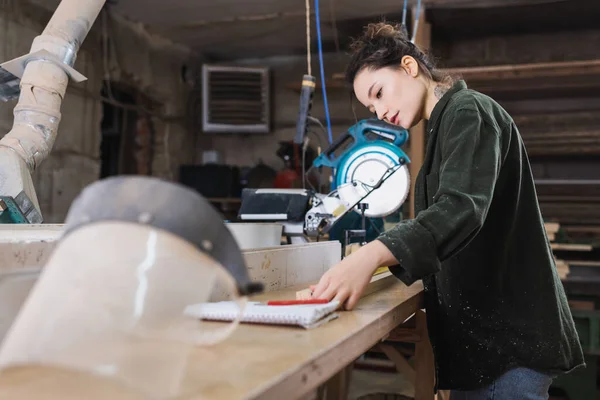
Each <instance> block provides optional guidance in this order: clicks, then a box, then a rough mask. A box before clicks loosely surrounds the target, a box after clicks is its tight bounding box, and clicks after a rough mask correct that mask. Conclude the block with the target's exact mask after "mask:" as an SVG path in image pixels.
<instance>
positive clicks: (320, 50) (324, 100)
mask: <svg viewBox="0 0 600 400" xmlns="http://www.w3.org/2000/svg"><path fill="white" fill-rule="evenodd" d="M315 18H316V21H315V23H316V25H317V42H318V44H319V64H320V67H321V86H322V89H323V103H324V105H325V119H326V120H327V139H329V144H332V143H333V137H332V135H331V119H330V118H329V106H328V103H327V89H326V88H325V68H324V67H323V44H322V41H321V18H320V16H319V0H315Z"/></svg>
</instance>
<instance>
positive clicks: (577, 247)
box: [550, 243, 593, 251]
mask: <svg viewBox="0 0 600 400" xmlns="http://www.w3.org/2000/svg"><path fill="white" fill-rule="evenodd" d="M550 246H551V247H552V250H566V251H592V249H593V246H592V245H591V244H575V243H550Z"/></svg>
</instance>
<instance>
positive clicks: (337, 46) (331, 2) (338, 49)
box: [329, 0, 408, 55]
mask: <svg viewBox="0 0 600 400" xmlns="http://www.w3.org/2000/svg"><path fill="white" fill-rule="evenodd" d="M407 1H408V0H407ZM334 3H335V0H329V14H330V16H331V27H332V28H333V41H334V43H335V52H336V54H337V55H341V53H342V48H341V47H340V38H339V36H338V29H337V21H336V17H335V4H334Z"/></svg>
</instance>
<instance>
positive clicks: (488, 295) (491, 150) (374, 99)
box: [313, 23, 583, 399]
mask: <svg viewBox="0 0 600 400" xmlns="http://www.w3.org/2000/svg"><path fill="white" fill-rule="evenodd" d="M347 77H348V80H349V82H350V83H351V84H353V87H354V92H355V95H356V97H357V98H358V100H359V101H360V102H361V103H362V104H363V105H365V107H368V108H369V109H371V111H373V112H374V113H376V114H377V116H378V117H379V118H380V119H383V120H386V121H388V122H390V123H392V124H396V125H400V126H402V127H404V128H411V127H413V126H415V125H416V124H417V123H419V122H420V121H422V120H425V121H426V122H427V132H426V135H427V137H426V140H427V153H426V157H425V160H424V164H423V166H422V169H421V171H420V173H419V175H418V177H417V180H416V187H415V214H416V218H415V219H412V220H406V221H402V222H401V223H399V224H398V225H397V226H395V227H394V228H392V229H391V230H389V231H387V232H385V233H383V234H382V235H381V236H379V237H378V239H377V240H374V241H373V242H371V243H369V244H368V245H366V246H364V247H362V248H361V249H360V250H359V251H358V252H355V253H353V254H352V255H351V256H349V257H346V258H345V259H344V260H342V261H341V262H340V263H339V264H338V265H335V266H333V267H332V268H331V269H330V270H329V271H328V272H327V273H325V274H324V275H323V277H322V278H321V280H320V282H319V284H318V285H317V286H316V287H315V289H314V292H313V296H315V297H320V298H327V299H337V300H339V301H341V302H342V303H344V304H345V306H346V308H347V309H352V308H353V307H354V306H355V305H356V302H357V301H358V299H359V297H360V294H361V293H362V291H363V290H364V288H365V286H366V284H367V283H368V282H369V280H370V277H371V276H372V274H373V272H374V271H375V270H376V269H377V268H378V267H380V266H384V265H392V267H391V268H390V269H391V271H392V272H393V273H394V274H395V275H396V276H397V277H398V278H399V279H400V280H402V281H403V282H404V283H406V284H407V285H411V284H412V283H414V282H415V281H416V280H423V283H424V286H425V299H426V300H425V301H426V303H425V304H426V311H427V321H428V328H429V332H430V338H431V341H432V345H433V347H434V355H435V361H436V372H437V378H438V379H437V384H438V388H440V389H452V390H456V391H457V392H458V391H469V390H476V389H480V388H485V387H486V386H489V385H492V384H493V383H494V382H496V383H498V385H499V386H500V384H499V382H500V381H499V379H501V377H503V376H505V375H506V374H507V373H509V372H510V371H516V369H517V368H526V369H528V370H530V371H536V372H539V373H542V374H543V375H542V376H543V377H548V379H545V378H544V379H541V381H540V382H541V383H539V382H533V383H531V385H533V386H536V385H537V387H536V388H532V389H531V390H532V391H534V390H537V391H538V392H543V391H545V393H547V386H549V385H550V382H551V380H552V378H554V377H555V376H556V375H558V374H561V373H564V372H568V371H570V370H572V369H573V368H575V367H577V366H581V365H583V355H582V349H581V347H580V344H579V339H578V335H577V332H576V330H575V326H574V323H573V319H572V316H571V313H570V310H569V307H568V304H567V300H566V297H565V293H564V291H563V287H562V284H561V282H560V279H559V277H558V275H557V272H556V267H555V264H554V259H553V256H552V252H551V248H550V245H549V242H548V240H547V237H546V233H545V229H544V224H543V220H542V215H541V213H540V209H539V205H538V200H537V196H536V192H535V185H534V180H533V176H532V173H531V169H530V165H529V160H528V158H527V154H526V149H525V147H524V145H523V142H522V140H521V136H520V134H519V132H518V129H517V127H516V125H515V123H514V121H513V120H512V118H511V117H510V115H508V113H507V112H506V111H505V110H504V109H502V108H501V107H500V106H499V105H498V104H497V103H496V102H495V101H494V100H492V99H491V98H489V97H488V96H485V95H483V94H481V93H478V92H476V91H473V90H470V89H468V88H467V86H466V84H465V82H464V81H462V80H454V79H452V78H449V77H445V76H443V75H441V74H440V73H439V72H437V70H435V68H434V67H433V66H432V65H431V63H430V61H429V59H428V58H427V57H426V55H425V54H424V53H423V52H421V51H420V50H419V49H418V48H417V47H416V46H415V45H413V44H412V43H410V42H409V41H408V40H406V38H404V37H403V36H402V34H401V33H400V31H399V30H398V29H397V28H396V27H394V26H391V25H388V24H385V23H379V24H371V25H369V26H368V28H367V29H366V31H365V34H364V37H363V38H361V39H359V40H358V41H357V42H356V43H355V44H354V55H353V58H352V60H351V62H350V65H349V67H348V73H347ZM515 376H516V375H515ZM519 376H522V375H519ZM523 376H525V375H523ZM526 376H531V375H526ZM513 378H514V377H513ZM527 379H530V380H531V381H533V380H534V379H533V378H527ZM540 385H541V386H543V387H542V388H541V389H540ZM504 386H505V387H509V389H507V390H509V391H510V390H514V391H515V393H512V394H510V393H509V394H507V395H506V396H507V397H506V398H514V399H517V398H536V399H537V398H538V397H522V396H527V393H523V391H527V390H529V389H526V388H518V387H514V388H513V389H511V388H510V387H511V385H504ZM512 386H515V385H512ZM456 398H460V397H459V396H458V395H457V397H456ZM465 398H467V397H465ZM469 398H471V397H469ZM473 398H479V397H473ZM482 398H483V397H482ZM494 398H504V397H498V396H497V397H494Z"/></svg>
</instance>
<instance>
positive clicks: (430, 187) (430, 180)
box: [425, 172, 440, 206]
mask: <svg viewBox="0 0 600 400" xmlns="http://www.w3.org/2000/svg"><path fill="white" fill-rule="evenodd" d="M439 184H440V178H439V174H438V173H437V172H432V173H431V174H429V175H427V176H426V177H425V185H426V189H427V191H426V192H427V206H431V205H432V204H433V203H434V202H435V194H436V193H437V191H438V188H439V187H438V186H439Z"/></svg>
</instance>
